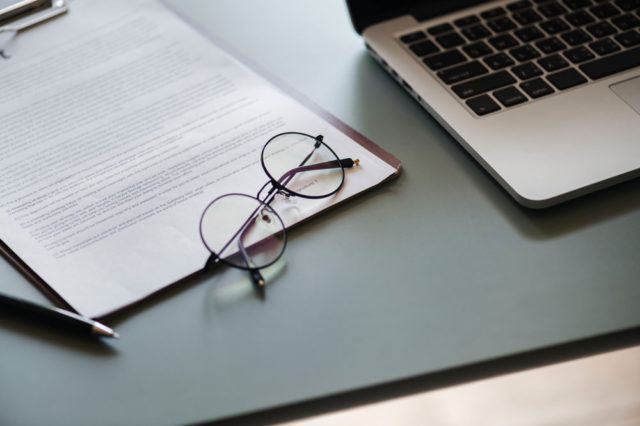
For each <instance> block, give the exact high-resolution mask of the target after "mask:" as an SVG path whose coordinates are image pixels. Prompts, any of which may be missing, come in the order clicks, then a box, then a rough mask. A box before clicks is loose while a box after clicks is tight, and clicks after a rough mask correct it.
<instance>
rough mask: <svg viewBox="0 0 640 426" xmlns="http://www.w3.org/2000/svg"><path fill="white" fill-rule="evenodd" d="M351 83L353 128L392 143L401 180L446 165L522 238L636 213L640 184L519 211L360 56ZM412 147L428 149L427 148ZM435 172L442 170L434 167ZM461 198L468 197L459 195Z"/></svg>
mask: <svg viewBox="0 0 640 426" xmlns="http://www.w3.org/2000/svg"><path fill="white" fill-rule="evenodd" d="M354 80H355V81H354V84H353V87H355V89H354V93H353V96H352V103H353V105H352V110H353V111H356V113H355V114H356V120H355V122H357V123H358V124H357V125H358V127H359V128H361V129H367V130H368V131H369V132H371V133H374V134H376V135H378V136H377V137H378V138H380V139H381V140H387V141H393V144H387V145H386V147H387V148H389V150H390V151H392V152H393V153H394V154H395V155H396V156H398V158H400V160H401V161H402V162H403V165H404V170H405V174H411V173H413V172H415V170H418V168H425V167H429V164H428V162H429V161H436V160H435V159H436V158H437V159H440V160H442V159H444V160H443V161H448V162H449V163H450V164H449V165H448V166H449V167H455V168H456V173H458V172H460V171H461V172H462V173H463V174H464V177H465V178H466V179H464V182H465V183H468V184H469V185H471V186H472V187H473V190H475V191H477V192H479V193H480V194H482V196H483V197H484V198H485V199H487V200H489V201H490V202H491V205H492V207H493V208H494V210H495V211H496V212H499V213H500V214H501V215H502V217H504V218H505V219H506V221H507V222H508V223H509V224H510V225H511V226H512V227H513V228H514V229H515V230H516V231H518V232H519V233H520V234H521V235H522V236H524V237H526V238H529V239H533V240H547V239H553V238H558V237H562V236H564V235H567V234H571V233H574V232H577V231H579V230H581V229H584V228H588V227H591V226H593V225H596V224H600V223H604V222H607V221H611V220H613V219H615V218H618V217H621V216H624V215H627V214H631V213H636V214H637V213H638V212H640V178H635V179H632V180H630V181H627V182H625V183H621V184H618V185H615V186H613V187H610V188H606V189H602V190H600V191H597V192H595V193H592V194H589V195H586V196H583V197H580V198H577V199H574V200H571V201H568V202H565V203H563V204H560V205H558V206H555V207H551V208H547V209H544V210H532V209H528V208H526V207H523V206H521V205H519V204H518V203H517V202H515V201H514V200H513V198H511V196H510V195H509V194H508V193H507V192H506V191H505V190H503V189H502V187H501V186H500V185H499V184H498V183H497V182H496V181H495V180H494V179H493V177H491V176H490V175H489V174H488V173H487V172H486V171H485V170H484V169H483V168H482V166H481V165H480V164H478V163H477V162H476V161H475V160H474V159H473V158H472V157H471V155H469V154H468V153H467V152H466V151H465V150H464V148H463V147H462V146H460V145H459V144H458V143H457V142H456V141H455V140H454V139H453V137H452V136H450V135H449V133H448V132H447V130H446V129H444V128H443V127H442V126H441V125H440V124H439V123H438V122H437V121H436V120H435V119H434V118H433V117H432V116H431V115H429V114H428V113H427V112H426V111H425V110H424V109H422V108H421V107H420V106H419V105H418V104H417V103H416V102H415V101H414V100H413V99H412V98H411V97H410V96H409V95H407V94H406V93H405V92H404V91H403V90H401V88H400V87H399V86H398V84H397V83H396V82H395V80H393V79H392V78H391V77H390V76H389V75H387V73H386V72H385V71H384V70H383V69H382V67H380V66H379V65H378V64H377V63H376V62H375V61H374V60H373V59H372V58H370V57H369V56H368V55H367V54H366V53H365V52H363V53H362V55H361V56H360V58H359V60H358V62H357V65H356V72H355V75H354ZM380 99H384V102H380ZM390 111H391V113H390ZM381 116H386V117H388V118H389V120H398V121H397V123H402V125H395V126H389V125H388V121H386V120H380V117H381ZM416 134H422V135H424V138H421V139H422V140H417V141H416V142H412V141H415V140H416ZM427 138H428V141H427V140H426V139H427ZM419 139H420V138H419ZM417 144H428V148H425V147H424V146H423V145H417ZM427 149H428V150H430V152H429V153H428V154H429V156H430V157H431V158H433V160H430V159H429V158H426V157H429V156H427V155H426V153H425V155H424V156H422V155H418V154H419V153H420V152H421V151H425V150H427ZM433 150H436V152H433ZM434 154H435V155H434ZM425 161H427V164H425ZM434 168H442V166H437V165H435V164H434ZM416 174H419V173H416ZM413 189H416V188H413ZM463 192H468V191H462V190H461V193H463Z"/></svg>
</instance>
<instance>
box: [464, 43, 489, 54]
mask: <svg viewBox="0 0 640 426" xmlns="http://www.w3.org/2000/svg"><path fill="white" fill-rule="evenodd" d="M462 50H464V53H466V54H467V55H469V56H470V57H472V58H479V57H480V56H484V55H488V54H489V53H493V50H492V49H491V48H490V47H489V46H487V44H486V43H485V42H484V41H479V42H476V43H472V44H468V45H466V46H465V47H463V48H462Z"/></svg>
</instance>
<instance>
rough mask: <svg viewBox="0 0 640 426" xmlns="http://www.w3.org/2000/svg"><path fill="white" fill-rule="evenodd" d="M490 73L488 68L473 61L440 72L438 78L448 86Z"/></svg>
mask: <svg viewBox="0 0 640 426" xmlns="http://www.w3.org/2000/svg"><path fill="white" fill-rule="evenodd" d="M488 72H489V70H488V69H487V67H485V66H484V65H482V64H481V63H480V62H478V61H473V62H469V63H467V64H462V65H458V66H455V67H451V68H447V69H446V70H444V71H440V72H438V77H440V79H441V80H442V81H444V82H445V83H446V84H454V83H458V82H460V81H462V80H468V79H470V78H473V77H477V76H479V75H482V74H486V73H488Z"/></svg>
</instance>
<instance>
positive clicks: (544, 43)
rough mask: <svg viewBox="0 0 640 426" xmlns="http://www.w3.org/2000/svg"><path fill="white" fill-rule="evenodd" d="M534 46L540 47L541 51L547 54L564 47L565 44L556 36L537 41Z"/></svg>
mask: <svg viewBox="0 0 640 426" xmlns="http://www.w3.org/2000/svg"><path fill="white" fill-rule="evenodd" d="M536 47H537V48H538V49H540V50H541V51H542V53H546V54H547V55H548V54H550V53H554V52H558V51H560V50H563V49H566V48H567V45H566V44H564V43H563V42H561V41H560V40H559V39H558V38H557V37H549V38H546V39H544V40H540V41H537V42H536Z"/></svg>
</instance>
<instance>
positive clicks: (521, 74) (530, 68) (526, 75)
mask: <svg viewBox="0 0 640 426" xmlns="http://www.w3.org/2000/svg"><path fill="white" fill-rule="evenodd" d="M511 72H512V73H514V74H515V75H516V77H518V78H519V79H520V80H529V79H530V78H533V77H537V76H539V75H542V70H541V69H540V68H538V67H537V66H536V64H534V63H533V62H528V63H526V64H522V65H518V66H515V67H513V68H511Z"/></svg>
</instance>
